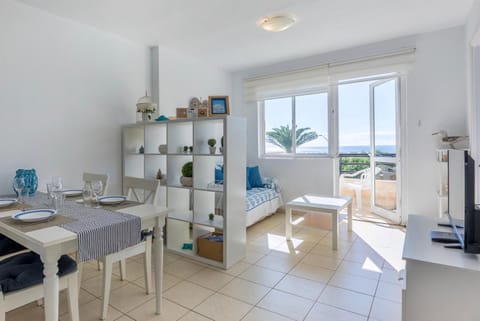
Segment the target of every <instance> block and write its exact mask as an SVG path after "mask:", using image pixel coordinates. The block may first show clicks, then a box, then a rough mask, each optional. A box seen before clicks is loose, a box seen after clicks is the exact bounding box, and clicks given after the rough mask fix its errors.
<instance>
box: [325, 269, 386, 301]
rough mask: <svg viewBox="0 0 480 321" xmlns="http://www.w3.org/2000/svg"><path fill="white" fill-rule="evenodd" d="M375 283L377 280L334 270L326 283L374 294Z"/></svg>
mask: <svg viewBox="0 0 480 321" xmlns="http://www.w3.org/2000/svg"><path fill="white" fill-rule="evenodd" d="M377 283H378V281H377V280H372V279H367V278H363V277H361V276H355V275H350V274H346V273H343V272H336V273H335V275H334V276H333V277H332V279H331V280H330V282H329V283H328V284H329V285H333V286H336V287H339V288H344V289H347V290H352V291H355V292H360V293H364V294H368V295H374V294H375V290H376V288H377Z"/></svg>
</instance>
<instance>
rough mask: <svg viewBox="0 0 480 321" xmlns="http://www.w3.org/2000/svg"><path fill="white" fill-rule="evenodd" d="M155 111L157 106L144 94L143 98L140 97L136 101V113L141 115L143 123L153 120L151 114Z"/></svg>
mask: <svg viewBox="0 0 480 321" xmlns="http://www.w3.org/2000/svg"><path fill="white" fill-rule="evenodd" d="M156 111H157V104H155V103H154V102H153V100H152V97H151V96H148V94H147V93H146V92H145V96H143V97H140V99H139V100H138V101H137V113H141V114H142V120H143V121H151V120H153V115H152V114H153V113H155V112H156Z"/></svg>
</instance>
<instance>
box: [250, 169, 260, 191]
mask: <svg viewBox="0 0 480 321" xmlns="http://www.w3.org/2000/svg"><path fill="white" fill-rule="evenodd" d="M248 181H249V182H250V186H252V188H253V187H263V182H262V176H261V175H260V169H259V168H258V166H254V167H249V170H248Z"/></svg>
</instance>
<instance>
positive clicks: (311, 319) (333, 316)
mask: <svg viewBox="0 0 480 321" xmlns="http://www.w3.org/2000/svg"><path fill="white" fill-rule="evenodd" d="M320 320H322V321H323V320H325V321H367V318H366V317H362V316H361V315H358V314H355V313H351V312H348V311H345V310H341V309H337V308H335V307H332V306H329V305H325V304H321V303H316V304H315V305H314V306H313V308H312V310H311V311H310V312H309V313H308V315H307V317H306V318H305V321H320Z"/></svg>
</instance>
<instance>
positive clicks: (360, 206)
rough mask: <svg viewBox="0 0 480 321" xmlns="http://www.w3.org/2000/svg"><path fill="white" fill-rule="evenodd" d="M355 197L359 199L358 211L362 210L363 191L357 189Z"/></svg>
mask: <svg viewBox="0 0 480 321" xmlns="http://www.w3.org/2000/svg"><path fill="white" fill-rule="evenodd" d="M355 197H356V199H357V209H361V208H362V189H361V188H356V189H355Z"/></svg>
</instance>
